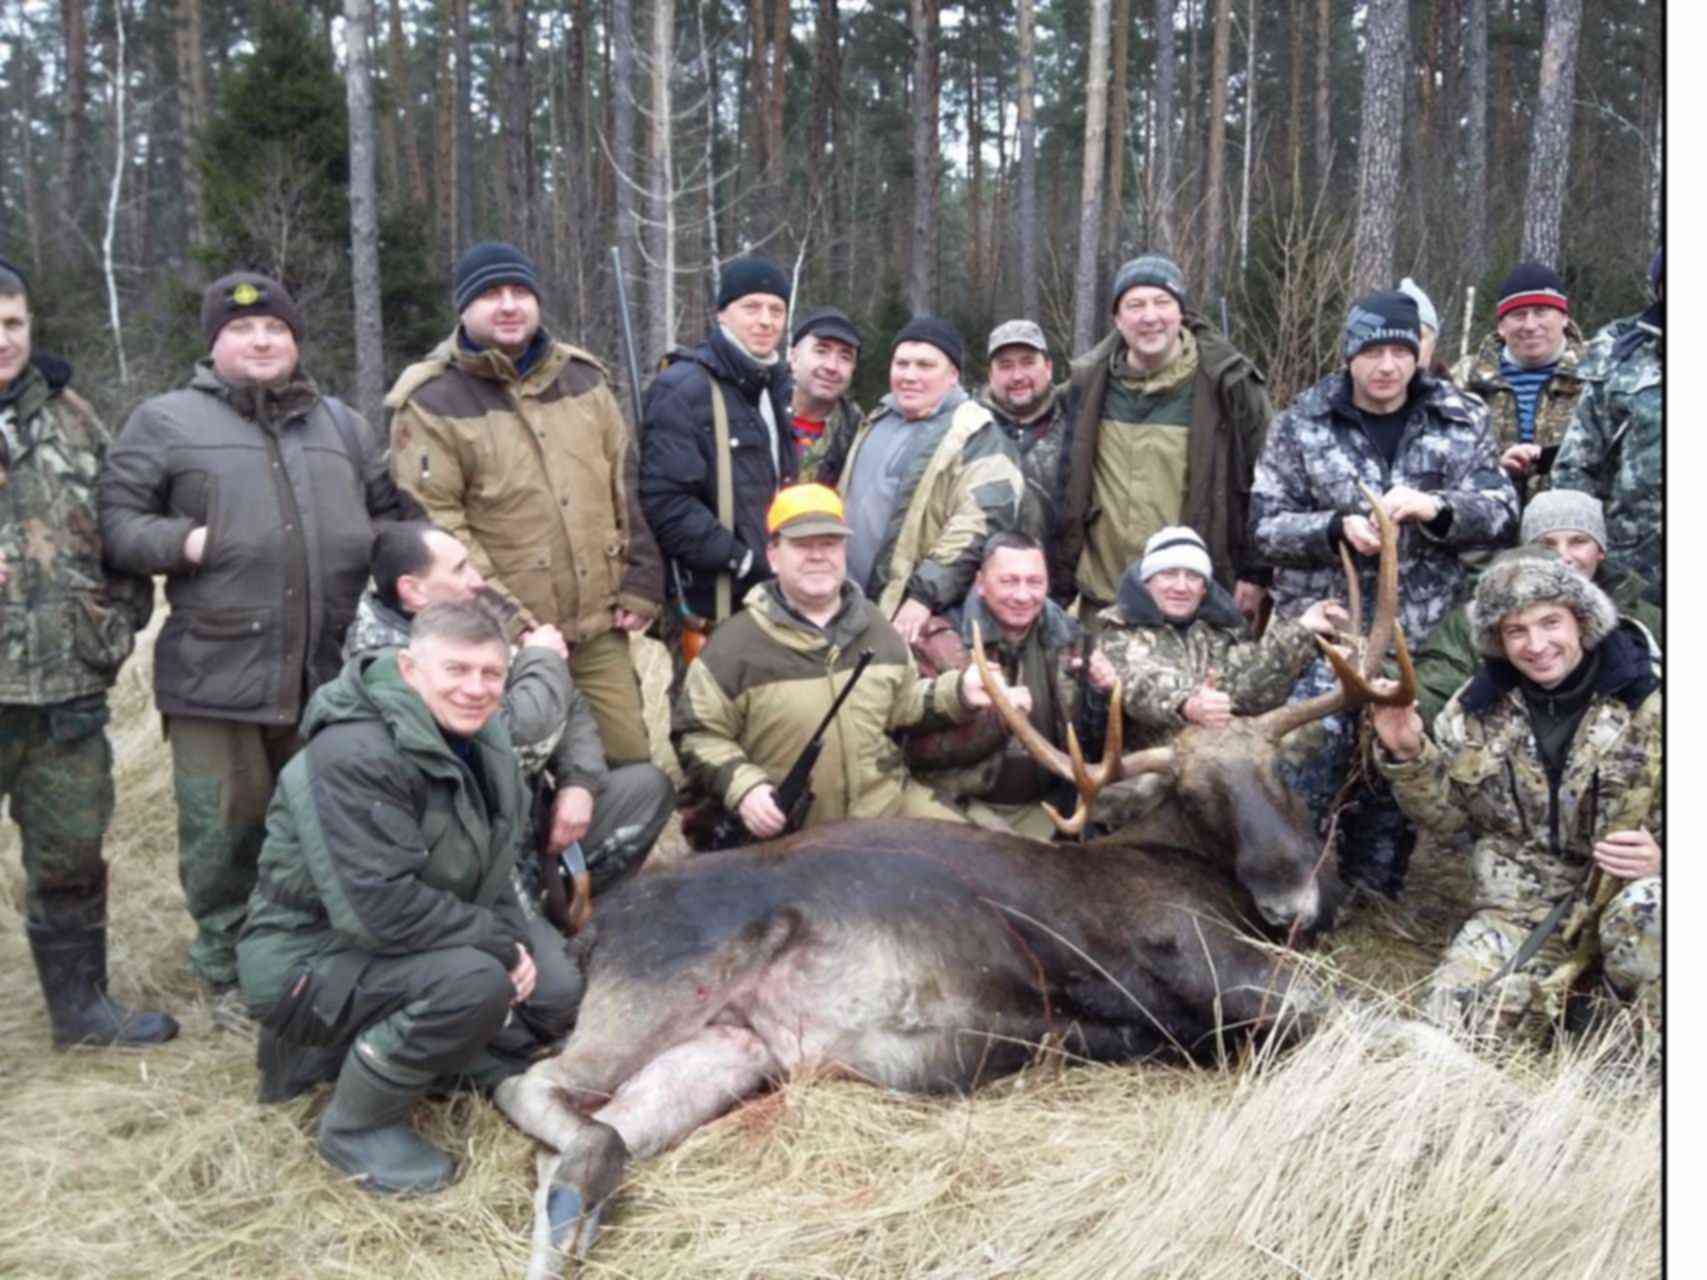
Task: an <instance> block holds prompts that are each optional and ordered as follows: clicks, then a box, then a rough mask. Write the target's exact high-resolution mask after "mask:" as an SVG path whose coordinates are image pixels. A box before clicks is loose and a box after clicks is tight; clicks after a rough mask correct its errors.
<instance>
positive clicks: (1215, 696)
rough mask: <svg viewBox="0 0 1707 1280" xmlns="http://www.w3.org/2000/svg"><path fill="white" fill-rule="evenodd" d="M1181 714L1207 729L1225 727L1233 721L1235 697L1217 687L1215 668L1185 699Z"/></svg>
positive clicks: (1210, 669)
mask: <svg viewBox="0 0 1707 1280" xmlns="http://www.w3.org/2000/svg"><path fill="white" fill-rule="evenodd" d="M1180 714H1181V715H1182V716H1184V717H1185V718H1186V719H1187V720H1189V721H1190V722H1191V723H1192V724H1197V725H1202V726H1203V727H1204V728H1205V729H1225V728H1226V727H1227V726H1228V725H1229V724H1231V723H1232V722H1233V699H1232V697H1231V696H1230V695H1228V694H1227V693H1226V692H1225V691H1223V690H1221V689H1217V688H1216V687H1215V668H1214V667H1211V668H1209V674H1208V675H1206V676H1204V677H1203V683H1202V684H1200V685H1199V686H1198V687H1197V689H1196V690H1195V691H1194V692H1193V693H1192V695H1191V697H1189V698H1187V699H1186V700H1185V705H1184V706H1182V707H1181V708H1180Z"/></svg>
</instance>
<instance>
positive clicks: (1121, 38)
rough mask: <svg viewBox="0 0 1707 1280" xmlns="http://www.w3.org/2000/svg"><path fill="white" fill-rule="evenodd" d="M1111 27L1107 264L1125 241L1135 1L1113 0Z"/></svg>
mask: <svg viewBox="0 0 1707 1280" xmlns="http://www.w3.org/2000/svg"><path fill="white" fill-rule="evenodd" d="M1109 22H1110V26H1109V44H1110V48H1109V58H1110V61H1111V64H1112V68H1113V73H1114V82H1113V84H1111V85H1110V87H1109V95H1108V102H1109V107H1108V198H1107V199H1106V200H1104V201H1103V238H1102V239H1103V251H1102V254H1101V257H1102V262H1103V264H1104V265H1105V266H1106V265H1107V263H1108V261H1109V259H1110V258H1114V259H1116V260H1118V259H1119V258H1120V256H1121V249H1122V246H1123V245H1124V243H1125V241H1126V114H1127V102H1126V64H1127V62H1128V61H1129V59H1130V56H1131V44H1132V40H1131V37H1132V0H1114V10H1113V14H1112V15H1111V17H1110V19H1109Z"/></svg>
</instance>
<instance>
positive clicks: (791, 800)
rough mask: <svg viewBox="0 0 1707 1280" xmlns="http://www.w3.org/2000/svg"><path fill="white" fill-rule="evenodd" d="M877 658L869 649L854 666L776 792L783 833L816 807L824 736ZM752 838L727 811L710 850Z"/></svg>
mask: <svg viewBox="0 0 1707 1280" xmlns="http://www.w3.org/2000/svg"><path fill="white" fill-rule="evenodd" d="M876 656H877V653H876V650H873V649H866V650H863V651H862V652H861V653H860V655H859V661H858V662H857V663H856V664H855V665H854V669H853V674H852V675H851V676H849V677H848V682H847V683H846V684H844V685H843V686H842V691H841V692H840V693H838V694H837V695H836V698H835V701H834V702H832V703H830V709H829V710H828V711H826V712H825V713H824V718H823V719H822V720H821V721H819V722H818V727H817V729H815V730H813V733H812V736H811V738H809V739H808V740H807V742H806V745H805V746H804V747H802V748H801V749H800V755H799V757H798V758H797V759H796V760H795V762H794V763H793V764H792V765H790V766H789V770H788V775H787V776H786V777H784V778H783V780H782V782H781V783H780V784H778V786H777V789H776V807H777V808H779V809H781V810H782V811H783V813H785V814H787V815H788V825H787V826H785V827H783V829H782V834H784V835H787V834H788V833H789V832H790V831H798V830H799V829H800V824H801V823H802V822H804V821H805V820H806V811H807V810H808V809H810V808H811V807H812V790H811V782H812V769H813V767H814V766H815V765H816V764H817V763H818V757H819V755H820V754H822V752H823V750H824V735H825V734H826V733H828V732H829V730H830V722H831V721H832V720H834V719H835V718H836V712H838V711H840V710H841V709H842V703H844V702H846V701H847V700H848V694H850V693H852V692H853V687H854V686H855V685H856V684H858V683H859V678H860V677H861V676H862V675H864V674H865V669H866V668H867V667H869V666H870V665H871V660H872V659H873V658H875V657H876ZM752 842H753V837H752V835H751V834H750V833H749V832H748V831H747V826H746V824H745V823H744V822H742V821H741V818H740V815H739V814H734V813H729V812H728V811H725V812H724V813H723V815H722V816H721V817H720V818H718V820H717V823H716V825H715V826H713V827H712V829H711V839H710V840H709V841H708V842H707V844H706V848H707V849H708V850H711V849H733V848H735V847H736V846H737V845H743V844H751V843H752Z"/></svg>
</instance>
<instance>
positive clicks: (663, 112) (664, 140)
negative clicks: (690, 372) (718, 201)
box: [642, 0, 676, 369]
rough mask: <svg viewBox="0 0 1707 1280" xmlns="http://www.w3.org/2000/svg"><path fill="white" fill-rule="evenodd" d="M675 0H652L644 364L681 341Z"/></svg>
mask: <svg viewBox="0 0 1707 1280" xmlns="http://www.w3.org/2000/svg"><path fill="white" fill-rule="evenodd" d="M675 46H676V6H675V0H652V134H651V144H652V145H651V164H650V165H649V166H648V170H647V196H648V203H649V205H650V206H651V208H650V213H649V217H648V221H649V223H650V229H651V237H650V238H651V241H652V251H651V253H650V254H649V255H648V258H647V263H646V279H647V299H648V305H647V309H646V314H647V318H648V320H649V323H648V325H647V343H648V346H649V348H650V349H649V350H648V351H647V352H646V353H645V363H644V364H643V366H642V367H643V368H648V369H650V368H655V367H656V366H657V363H658V360H659V359H660V358H661V357H662V356H663V354H664V353H665V352H666V351H668V350H669V349H670V348H671V347H673V346H675V345H676V289H675V284H676V219H675V212H674V203H673V201H672V199H671V196H672V195H673V194H674V186H675V176H674V167H673V165H672V164H671V155H670V147H671V132H672V130H671V126H672V123H673V120H672V117H671V108H670V76H671V74H672V72H673V71H674V68H675Z"/></svg>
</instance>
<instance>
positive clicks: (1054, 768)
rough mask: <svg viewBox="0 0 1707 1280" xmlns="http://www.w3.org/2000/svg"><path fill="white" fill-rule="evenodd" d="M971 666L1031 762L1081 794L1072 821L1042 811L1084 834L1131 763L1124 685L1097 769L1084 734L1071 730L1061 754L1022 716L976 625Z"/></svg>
mask: <svg viewBox="0 0 1707 1280" xmlns="http://www.w3.org/2000/svg"><path fill="white" fill-rule="evenodd" d="M972 661H973V662H974V663H975V664H977V667H978V674H979V675H980V676H981V677H982V678H983V681H984V688H985V689H986V690H987V691H988V692H989V694H990V701H991V702H993V703H994V704H995V707H996V714H997V715H999V716H1001V718H1002V723H1004V724H1006V725H1007V726H1008V730H1009V732H1011V733H1012V734H1013V735H1014V737H1016V738H1018V739H1019V740H1020V742H1021V743H1022V744H1023V745H1024V746H1025V749H1026V750H1027V751H1029V752H1031V756H1032V759H1034V760H1036V761H1037V762H1038V763H1039V764H1040V765H1042V766H1043V767H1044V768H1045V769H1048V770H1049V771H1050V772H1051V773H1053V774H1055V775H1056V776H1057V777H1059V778H1063V779H1065V780H1066V781H1068V782H1071V783H1072V784H1073V786H1074V788H1075V789H1076V790H1077V791H1078V793H1079V799H1078V802H1077V803H1076V804H1075V805H1074V806H1073V815H1072V817H1070V818H1063V817H1062V816H1061V813H1060V811H1059V810H1058V809H1056V808H1055V806H1054V805H1052V804H1050V803H1049V802H1048V801H1047V800H1046V801H1044V803H1043V807H1044V809H1045V810H1046V811H1047V812H1048V814H1049V817H1050V820H1051V821H1053V822H1054V823H1055V827H1056V829H1057V830H1058V831H1060V832H1061V834H1062V835H1068V836H1076V835H1079V834H1080V833H1081V832H1083V831H1084V829H1085V823H1086V821H1087V820H1088V819H1089V818H1090V816H1091V801H1093V800H1094V799H1096V796H1097V793H1098V792H1099V791H1101V790H1102V789H1103V788H1104V787H1106V786H1107V785H1108V784H1109V783H1111V782H1116V781H1118V780H1119V779H1120V776H1121V773H1122V771H1123V769H1124V767H1125V763H1126V762H1125V761H1123V760H1122V759H1121V758H1120V738H1121V725H1120V682H1119V681H1118V680H1116V681H1115V684H1114V690H1113V692H1112V693H1111V694H1110V695H1109V708H1108V735H1107V737H1106V738H1105V739H1104V742H1103V750H1102V760H1101V761H1100V762H1099V763H1098V764H1097V766H1096V768H1095V769H1092V768H1090V767H1089V766H1088V765H1086V764H1085V755H1084V752H1083V751H1081V750H1080V749H1079V735H1078V734H1077V733H1075V732H1074V731H1073V726H1072V725H1071V724H1068V726H1067V750H1066V752H1062V750H1061V749H1060V748H1059V747H1057V746H1056V745H1055V744H1054V743H1052V742H1050V741H1049V739H1047V738H1045V737H1044V736H1043V735H1042V734H1041V733H1039V732H1038V730H1037V726H1036V725H1034V724H1032V722H1031V721H1030V720H1028V719H1027V718H1026V717H1025V716H1023V715H1021V714H1020V712H1019V709H1018V708H1017V707H1015V706H1014V704H1013V703H1012V701H1010V700H1009V698H1008V693H1007V685H1006V684H1005V683H1004V682H1003V680H1002V679H1001V677H1000V676H998V675H995V674H994V673H992V672H991V670H990V662H989V659H988V658H987V657H986V656H985V653H984V636H983V633H982V632H981V631H980V630H979V627H978V624H977V623H976V622H974V623H973V624H972Z"/></svg>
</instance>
